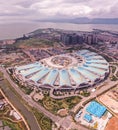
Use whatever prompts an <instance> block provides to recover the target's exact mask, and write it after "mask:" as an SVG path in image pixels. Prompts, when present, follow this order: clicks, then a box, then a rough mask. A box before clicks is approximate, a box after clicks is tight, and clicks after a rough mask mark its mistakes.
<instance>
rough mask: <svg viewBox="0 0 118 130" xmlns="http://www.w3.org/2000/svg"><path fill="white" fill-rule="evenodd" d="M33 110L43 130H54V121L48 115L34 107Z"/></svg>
mask: <svg viewBox="0 0 118 130" xmlns="http://www.w3.org/2000/svg"><path fill="white" fill-rule="evenodd" d="M32 111H33V113H34V115H35V117H36V119H37V121H38V123H39V126H40V127H41V130H52V121H51V120H50V119H49V118H48V117H46V116H45V115H44V114H43V113H41V112H39V111H38V110H36V109H34V108H33V110H32Z"/></svg>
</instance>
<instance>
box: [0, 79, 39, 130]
mask: <svg viewBox="0 0 118 130" xmlns="http://www.w3.org/2000/svg"><path fill="white" fill-rule="evenodd" d="M0 88H1V89H2V90H3V91H4V93H5V95H6V96H7V97H8V99H9V100H10V102H11V103H12V104H13V105H14V106H15V107H16V108H17V109H18V110H19V111H20V112H21V114H23V116H24V117H25V119H26V121H27V122H28V124H29V126H30V128H31V130H41V129H40V128H39V125H38V124H37V121H36V119H35V117H34V115H33V113H32V112H31V111H29V110H28V109H27V108H26V107H25V105H23V103H21V101H20V100H19V98H18V97H17V96H16V95H15V94H14V92H13V91H12V90H11V89H10V88H9V87H8V86H7V85H5V83H4V80H3V81H0Z"/></svg>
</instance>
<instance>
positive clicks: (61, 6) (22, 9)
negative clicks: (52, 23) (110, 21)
mask: <svg viewBox="0 0 118 130" xmlns="http://www.w3.org/2000/svg"><path fill="white" fill-rule="evenodd" d="M117 5H118V0H114V1H111V0H55V1H52V0H9V1H8V0H1V1H0V23H6V22H7V23H10V22H26V21H27V22H28V21H32V20H36V19H50V18H54V19H56V18H78V17H88V18H118V8H117Z"/></svg>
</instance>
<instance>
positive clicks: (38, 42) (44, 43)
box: [15, 38, 56, 47]
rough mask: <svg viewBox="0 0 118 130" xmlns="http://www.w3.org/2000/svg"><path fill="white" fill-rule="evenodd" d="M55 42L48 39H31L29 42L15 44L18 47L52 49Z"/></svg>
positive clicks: (21, 41)
mask: <svg viewBox="0 0 118 130" xmlns="http://www.w3.org/2000/svg"><path fill="white" fill-rule="evenodd" d="M54 44H56V43H55V42H53V41H51V40H47V39H38V38H30V39H28V40H20V41H18V42H16V43H15V46H16V47H51V46H54Z"/></svg>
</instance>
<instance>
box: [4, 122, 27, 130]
mask: <svg viewBox="0 0 118 130" xmlns="http://www.w3.org/2000/svg"><path fill="white" fill-rule="evenodd" d="M2 122H3V126H9V127H10V128H11V129H12V130H21V129H22V130H25V128H23V127H21V126H20V123H14V122H11V121H9V120H3V121H2Z"/></svg>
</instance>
